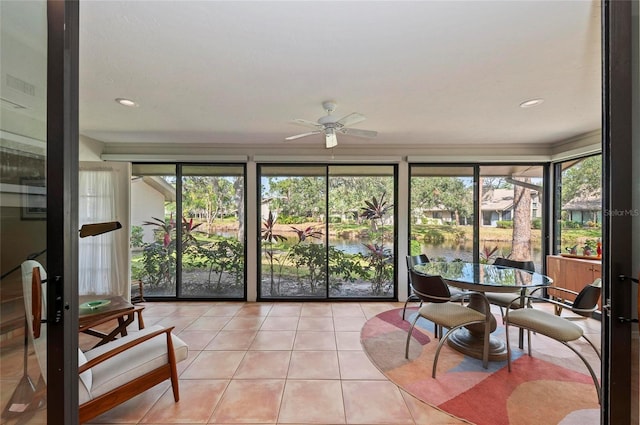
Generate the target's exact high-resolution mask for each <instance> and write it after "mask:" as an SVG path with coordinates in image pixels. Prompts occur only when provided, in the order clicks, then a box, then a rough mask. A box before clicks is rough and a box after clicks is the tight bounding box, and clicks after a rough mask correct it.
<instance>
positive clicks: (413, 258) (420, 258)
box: [402, 254, 429, 320]
mask: <svg viewBox="0 0 640 425" xmlns="http://www.w3.org/2000/svg"><path fill="white" fill-rule="evenodd" d="M405 259H406V261H407V281H408V282H409V290H410V291H411V293H410V294H409V296H408V297H407V300H406V301H405V302H404V307H403V308H402V320H404V316H405V313H406V311H407V304H408V303H410V302H419V303H420V304H419V307H422V300H421V299H420V298H419V297H418V296H417V295H416V294H415V293H414V292H413V286H412V285H411V270H412V269H413V266H415V265H416V264H425V263H428V262H429V257H427V256H426V255H425V254H420V255H407V256H406V257H405Z"/></svg>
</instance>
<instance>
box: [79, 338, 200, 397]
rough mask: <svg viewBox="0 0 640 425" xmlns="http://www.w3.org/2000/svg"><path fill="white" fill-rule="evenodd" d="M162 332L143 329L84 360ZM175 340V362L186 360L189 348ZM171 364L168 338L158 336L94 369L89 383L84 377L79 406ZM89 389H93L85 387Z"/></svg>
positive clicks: (96, 351) (106, 345)
mask: <svg viewBox="0 0 640 425" xmlns="http://www.w3.org/2000/svg"><path fill="white" fill-rule="evenodd" d="M159 329H163V327H162V326H157V325H156V326H151V327H148V328H145V329H142V330H140V331H139V332H132V333H130V334H129V335H127V336H125V337H122V338H118V339H116V340H114V341H111V342H109V343H107V344H104V345H101V346H100V347H96V348H94V349H92V350H89V351H87V352H85V353H84V356H85V357H86V359H87V360H91V359H94V358H96V357H98V356H99V355H101V354H103V353H105V352H107V351H109V350H112V349H113V348H115V347H118V346H120V345H123V344H126V343H127V342H129V341H131V340H133V339H136V338H139V337H141V336H144V335H146V334H149V333H152V332H155V331H157V330H159ZM172 340H173V348H174V351H175V354H176V362H180V361H182V360H184V359H186V358H187V356H188V354H189V349H188V346H187V344H186V343H185V342H184V341H182V340H181V339H180V338H178V337H177V336H175V335H173V334H172ZM168 361H169V360H168V356H167V337H166V335H165V334H162V335H158V336H156V337H155V338H152V339H150V340H148V341H145V342H143V343H142V344H140V345H136V346H135V347H132V348H130V349H128V350H126V351H124V352H122V353H120V354H118V355H116V356H114V357H112V358H110V359H109V360H106V361H104V362H102V363H100V364H98V365H96V366H95V367H93V368H92V369H91V379H90V380H89V379H82V378H84V377H81V385H80V394H79V396H80V397H79V398H80V400H79V401H80V404H82V403H85V402H86V401H88V400H89V399H92V398H94V397H97V396H99V395H102V394H105V393H107V392H109V391H111V390H113V389H114V388H117V387H119V386H121V385H123V384H126V383H127V382H130V381H131V380H132V379H134V378H137V377H139V376H142V375H144V374H145V373H147V372H150V371H152V370H154V369H156V368H158V367H160V366H162V365H164V364H167V363H168ZM86 385H90V387H86ZM83 386H85V388H86V390H87V392H86V394H83V388H82V387H83Z"/></svg>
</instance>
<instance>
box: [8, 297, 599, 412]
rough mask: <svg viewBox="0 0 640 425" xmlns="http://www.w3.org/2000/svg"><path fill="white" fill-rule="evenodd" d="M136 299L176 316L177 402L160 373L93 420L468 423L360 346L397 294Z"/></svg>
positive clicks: (167, 320) (591, 325)
mask: <svg viewBox="0 0 640 425" xmlns="http://www.w3.org/2000/svg"><path fill="white" fill-rule="evenodd" d="M143 305H144V306H145V310H144V314H143V316H144V320H145V325H147V326H150V325H153V324H161V325H164V326H174V327H175V329H174V333H175V334H176V335H178V336H179V337H180V338H182V339H183V340H184V341H185V342H187V344H188V345H189V357H188V359H186V360H185V361H183V362H181V363H179V365H178V370H179V373H180V401H179V402H178V403H175V402H174V400H173V396H172V393H171V390H170V386H169V383H168V382H165V383H163V384H160V385H158V386H156V387H154V388H152V389H151V390H149V391H146V392H145V393H143V394H141V395H139V396H137V397H135V398H134V399H132V400H130V401H128V402H126V403H124V404H122V405H120V406H118V407H116V408H114V409H112V410H111V411H109V412H107V413H105V414H103V415H102V416H99V417H97V418H96V419H94V420H93V421H92V422H91V423H94V424H149V425H158V424H240V423H251V424H256V425H260V424H290V425H294V424H298V425H302V424H325V425H333V424H365V425H366V424H370V425H373V424H388V425H392V424H393V425H400V424H409V425H412V424H430V425H431V424H436V425H437V424H465V423H467V422H465V421H461V420H458V419H456V418H453V417H451V416H449V415H448V414H446V413H444V412H441V411H440V410H437V409H435V408H433V407H430V406H428V405H426V404H424V403H422V402H420V401H419V400H417V399H415V398H414V397H412V396H411V395H409V394H408V393H406V392H404V391H403V390H401V389H399V388H398V387H397V386H395V385H394V384H393V383H392V382H390V381H389V380H387V379H386V378H385V376H384V375H382V374H381V373H380V372H379V371H378V370H377V369H376V368H375V366H373V364H372V363H371V362H370V361H369V359H368V358H367V356H366V354H365V353H364V352H363V351H362V347H361V345H360V329H361V328H362V325H363V324H364V323H365V321H366V320H367V319H369V318H371V317H373V316H375V315H376V314H378V313H380V312H382V311H386V310H389V309H392V308H397V307H401V306H402V303H393V302H372V303H371V302H367V303H365V302H363V303H358V302H347V303H337V302H336V303H329V302H327V303H319V302H305V303H285V302H281V303H234V302H156V303H149V302H148V303H145V304H143ZM577 323H579V324H580V325H581V326H583V327H584V328H585V333H587V334H589V336H590V339H591V340H592V341H597V342H599V331H600V323H599V322H597V321H595V320H588V321H579V322H577ZM92 343H95V339H92V337H89V336H86V335H81V338H80V346H81V348H88V347H89V346H90V345H92ZM558 345H559V344H558ZM598 345H599V344H598ZM562 348H563V347H560V348H559V350H562ZM565 350H566V348H565ZM12 353H13V352H10V351H4V350H3V353H2V364H1V366H2V369H3V375H2V376H3V380H2V388H1V389H2V390H3V391H2V394H0V395H1V397H0V398H2V399H3V401H5V398H6V397H5V396H4V394H11V389H10V388H9V387H10V386H11V384H12V383H13V385H15V383H16V382H17V379H19V373H18V372H19V371H20V370H21V366H20V365H21V354H20V353H21V350H18V351H16V353H13V354H12ZM562 353H563V352H559V354H562ZM18 354H20V355H18ZM564 354H566V353H564ZM14 363H15V364H14ZM33 363H35V362H33ZM11 364H14V366H16V367H11ZM13 369H15V370H17V371H18V372H16V373H18V375H16V378H15V379H9V380H5V379H4V378H5V376H6V375H5V370H13ZM5 390H6V391H5ZM40 419H44V418H43V417H42V415H39V416H36V417H35V418H34V419H33V420H34V421H35V422H30V423H46V420H44V421H40V422H38V420H40Z"/></svg>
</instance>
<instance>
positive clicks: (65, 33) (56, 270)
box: [46, 0, 79, 424]
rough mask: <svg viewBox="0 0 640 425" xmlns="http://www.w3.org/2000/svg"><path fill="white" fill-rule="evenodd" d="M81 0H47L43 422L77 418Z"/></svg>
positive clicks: (68, 420) (76, 419)
mask: <svg viewBox="0 0 640 425" xmlns="http://www.w3.org/2000/svg"><path fill="white" fill-rule="evenodd" d="M78 28H79V2H77V1H57V0H47V37H48V40H47V43H48V47H47V171H46V173H47V252H48V255H47V269H48V270H47V275H48V282H47V288H48V290H47V306H48V308H47V364H48V367H47V375H48V377H47V405H48V406H49V408H48V409H47V423H51V424H62V423H64V424H76V423H78V353H77V347H78V151H79V141H78Z"/></svg>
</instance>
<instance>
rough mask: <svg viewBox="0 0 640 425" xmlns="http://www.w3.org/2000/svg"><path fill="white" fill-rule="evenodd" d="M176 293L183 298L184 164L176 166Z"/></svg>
mask: <svg viewBox="0 0 640 425" xmlns="http://www.w3.org/2000/svg"><path fill="white" fill-rule="evenodd" d="M175 220H176V293H175V296H176V297H177V298H180V297H181V296H182V164H176V218H175Z"/></svg>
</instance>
